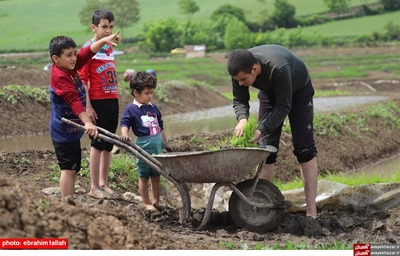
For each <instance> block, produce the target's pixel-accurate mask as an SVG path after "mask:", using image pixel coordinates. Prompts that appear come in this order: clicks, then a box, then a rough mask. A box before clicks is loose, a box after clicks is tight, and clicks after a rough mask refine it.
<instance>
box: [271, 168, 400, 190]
mask: <svg viewBox="0 0 400 256" xmlns="http://www.w3.org/2000/svg"><path fill="white" fill-rule="evenodd" d="M323 179H324V180H329V181H332V182H337V183H342V184H345V185H348V186H360V185H366V184H377V183H393V182H400V168H399V169H398V170H396V172H395V173H394V174H393V175H392V176H390V177H388V176H385V177H382V176H381V175H379V174H374V175H366V174H364V173H362V172H361V173H359V174H357V175H352V176H349V175H348V174H346V173H337V174H332V173H327V174H324V175H319V177H318V180H323ZM274 184H275V186H277V187H278V188H279V190H281V191H286V190H292V189H297V188H302V187H303V183H302V181H301V180H300V178H297V179H296V180H294V181H291V182H287V183H282V182H281V181H278V180H276V181H274Z"/></svg>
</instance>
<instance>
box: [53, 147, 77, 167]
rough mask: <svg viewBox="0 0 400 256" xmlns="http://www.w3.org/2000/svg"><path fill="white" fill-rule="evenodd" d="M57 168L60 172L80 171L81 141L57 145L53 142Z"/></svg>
mask: <svg viewBox="0 0 400 256" xmlns="http://www.w3.org/2000/svg"><path fill="white" fill-rule="evenodd" d="M53 146H54V150H55V152H56V156H57V160H58V163H57V164H58V166H60V169H61V170H75V171H76V172H77V173H78V172H79V171H80V170H81V160H82V149H81V141H80V140H77V141H73V142H65V143H58V142H55V141H53Z"/></svg>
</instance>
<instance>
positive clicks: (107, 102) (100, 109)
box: [90, 99, 119, 152]
mask: <svg viewBox="0 0 400 256" xmlns="http://www.w3.org/2000/svg"><path fill="white" fill-rule="evenodd" d="M90 103H91V104H92V107H93V109H94V110H95V111H96V114H97V120H96V125H97V126H98V127H101V128H104V129H106V130H107V131H109V132H112V133H115V132H116V131H117V127H118V118H119V106H118V99H104V100H91V101H90ZM91 146H92V147H94V148H95V149H97V150H99V151H103V150H106V151H108V152H111V150H112V149H113V147H114V145H113V144H111V143H108V142H105V141H102V140H99V139H94V138H92V139H91Z"/></svg>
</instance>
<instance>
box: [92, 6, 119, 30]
mask: <svg viewBox="0 0 400 256" xmlns="http://www.w3.org/2000/svg"><path fill="white" fill-rule="evenodd" d="M101 20H108V22H111V21H114V14H113V13H112V12H111V11H109V10H107V9H100V10H96V11H94V13H93V16H92V24H94V25H96V27H97V26H98V25H99V24H100V21H101Z"/></svg>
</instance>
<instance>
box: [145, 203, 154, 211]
mask: <svg viewBox="0 0 400 256" xmlns="http://www.w3.org/2000/svg"><path fill="white" fill-rule="evenodd" d="M143 209H144V210H145V211H147V212H155V211H157V209H156V208H155V207H154V206H152V205H151V204H144V205H143Z"/></svg>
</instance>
